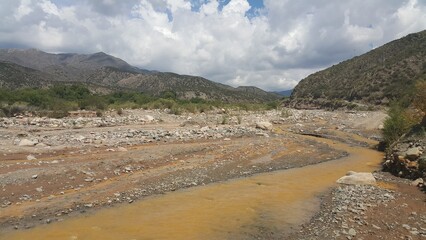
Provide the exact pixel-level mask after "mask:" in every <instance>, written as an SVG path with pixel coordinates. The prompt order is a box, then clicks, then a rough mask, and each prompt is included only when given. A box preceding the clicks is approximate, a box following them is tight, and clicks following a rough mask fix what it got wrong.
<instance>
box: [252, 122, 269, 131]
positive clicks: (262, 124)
mask: <svg viewBox="0 0 426 240" xmlns="http://www.w3.org/2000/svg"><path fill="white" fill-rule="evenodd" d="M256 128H260V129H262V130H272V123H270V122H257V123H256Z"/></svg>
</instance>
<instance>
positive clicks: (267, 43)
mask: <svg viewBox="0 0 426 240" xmlns="http://www.w3.org/2000/svg"><path fill="white" fill-rule="evenodd" d="M424 29H426V0H344V1H342V0H297V1H290V0H1V3H0V48H37V49H40V50H42V51H46V52H51V53H64V52H72V53H81V54H90V53H95V52H101V51H102V52H105V53H108V54H111V55H113V56H116V57H119V58H121V59H123V60H125V61H127V62H128V63H130V64H132V65H134V66H137V67H140V68H144V69H149V70H158V71H167V72H175V73H179V74H188V75H196V76H202V77H205V78H207V79H210V80H213V81H216V82H221V83H224V84H228V85H231V86H234V87H236V86H257V87H260V88H262V89H264V90H268V91H273V90H286V89H291V88H293V87H294V86H295V85H296V84H297V83H298V82H299V81H300V80H301V79H303V78H304V77H306V76H308V75H309V74H311V73H314V72H316V71H319V70H321V69H324V68H327V67H329V66H331V65H334V64H337V63H339V62H341V61H344V60H346V59H349V58H352V57H354V56H357V55H360V54H363V53H365V52H368V51H370V50H372V49H374V48H376V47H378V46H381V45H383V44H385V43H387V42H389V41H392V40H395V39H398V38H401V37H403V36H406V35H407V34H409V33H413V32H418V31H421V30H424Z"/></svg>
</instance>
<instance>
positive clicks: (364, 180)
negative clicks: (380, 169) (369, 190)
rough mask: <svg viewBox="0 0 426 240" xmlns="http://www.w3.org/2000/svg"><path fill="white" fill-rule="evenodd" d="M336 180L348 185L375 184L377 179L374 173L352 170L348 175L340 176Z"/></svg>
mask: <svg viewBox="0 0 426 240" xmlns="http://www.w3.org/2000/svg"><path fill="white" fill-rule="evenodd" d="M336 182H337V183H341V184H348V185H375V184H376V179H375V178H374V176H373V174H372V173H365V172H361V173H357V172H353V171H350V172H348V173H347V175H346V176H343V177H341V178H339V179H338V180H337V181H336Z"/></svg>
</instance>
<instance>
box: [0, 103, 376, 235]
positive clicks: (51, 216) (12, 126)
mask: <svg viewBox="0 0 426 240" xmlns="http://www.w3.org/2000/svg"><path fill="white" fill-rule="evenodd" d="M121 118H123V119H133V120H131V121H130V120H120V121H116V120H114V118H113V117H111V118H105V119H97V118H94V119H79V120H77V119H75V120H74V122H76V124H75V125H74V124H71V125H67V124H62V123H61V120H50V119H44V120H42V119H25V120H22V119H20V120H19V119H18V120H16V119H12V120H11V119H8V121H7V122H8V123H7V124H6V126H7V127H4V128H2V129H1V137H0V150H1V151H2V156H3V158H2V160H1V162H0V174H1V175H0V179H1V182H2V192H0V199H1V202H2V204H3V206H2V208H1V209H0V211H1V214H0V215H1V217H0V225H1V226H2V228H1V229H2V230H1V231H3V232H10V231H20V230H22V229H27V228H33V227H36V226H39V225H45V224H51V223H54V222H58V221H59V222H61V221H64V220H66V219H72V218H74V217H78V216H80V215H82V214H83V215H87V214H90V213H94V212H97V211H98V210H100V209H103V208H112V209H115V208H117V207H119V206H122V205H127V204H133V203H135V202H136V201H137V202H138V200H140V199H145V198H147V197H148V196H153V195H158V194H162V193H167V192H173V191H176V190H178V189H183V188H189V187H195V186H204V185H208V184H210V183H215V182H223V181H226V180H229V179H235V178H246V177H249V176H252V175H256V174H259V173H265V172H274V171H277V170H283V169H291V168H298V167H302V166H307V165H313V164H317V163H320V162H324V161H330V160H333V159H339V158H341V157H343V156H346V155H347V152H346V151H342V150H338V149H336V148H333V144H336V143H338V142H345V143H347V144H352V145H358V146H367V145H370V144H372V143H373V142H375V139H377V138H378V128H379V125H380V122H381V119H382V118H383V114H382V113H378V112H350V113H347V112H323V111H301V110H288V112H285V113H283V112H279V111H270V112H261V113H253V112H251V113H247V112H237V113H231V114H230V113H227V114H226V115H224V113H210V114H201V115H188V116H175V115H170V114H166V113H162V112H161V111H148V112H146V111H138V110H136V111H129V112H127V116H123V117H121ZM223 119H228V121H227V122H225V123H224V124H222V123H223ZM3 122H6V121H3ZM64 122H66V123H69V122H73V120H64ZM265 122H266V123H269V124H271V125H268V124H266V125H267V126H269V127H265V124H263V125H264V126H263V127H262V126H260V125H259V123H265ZM95 123H96V124H97V123H101V124H100V125H96V124H95ZM256 126H257V128H256ZM306 134H307V135H316V136H323V137H326V138H328V139H332V141H335V142H334V143H333V142H331V143H325V141H323V140H321V139H320V138H315V137H309V136H306ZM23 140H28V141H30V142H32V144H30V145H29V146H20V145H21V142H22V141H23ZM324 199H326V198H324ZM302 233H303V231H302ZM254 235H256V234H254ZM265 236H267V235H265ZM342 236H343V235H342ZM345 237H346V236H345ZM320 239H321V238H320Z"/></svg>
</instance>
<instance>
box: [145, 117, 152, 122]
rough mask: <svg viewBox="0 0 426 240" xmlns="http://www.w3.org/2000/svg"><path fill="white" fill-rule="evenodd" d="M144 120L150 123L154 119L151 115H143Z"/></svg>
mask: <svg viewBox="0 0 426 240" xmlns="http://www.w3.org/2000/svg"><path fill="white" fill-rule="evenodd" d="M144 120H145V121H147V122H152V121H154V117H153V116H151V115H145V116H144Z"/></svg>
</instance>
